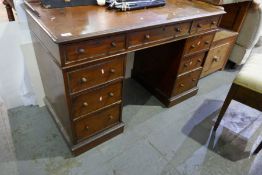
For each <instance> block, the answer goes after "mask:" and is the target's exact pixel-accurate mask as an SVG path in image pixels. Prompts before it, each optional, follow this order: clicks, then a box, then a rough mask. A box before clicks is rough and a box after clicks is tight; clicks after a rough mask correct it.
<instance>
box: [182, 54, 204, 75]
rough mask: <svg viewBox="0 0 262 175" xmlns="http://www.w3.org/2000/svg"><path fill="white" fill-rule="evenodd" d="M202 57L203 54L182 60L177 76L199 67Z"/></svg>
mask: <svg viewBox="0 0 262 175" xmlns="http://www.w3.org/2000/svg"><path fill="white" fill-rule="evenodd" d="M204 57H205V53H202V54H198V55H194V56H190V57H185V58H183V59H182V61H181V63H180V66H179V70H178V74H182V73H185V72H188V71H191V70H193V69H196V68H198V67H201V65H202V62H203V59H204Z"/></svg>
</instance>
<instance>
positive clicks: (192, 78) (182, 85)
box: [172, 68, 202, 96]
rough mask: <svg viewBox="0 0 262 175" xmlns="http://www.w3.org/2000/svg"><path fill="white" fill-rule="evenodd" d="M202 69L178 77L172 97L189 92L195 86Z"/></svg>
mask: <svg viewBox="0 0 262 175" xmlns="http://www.w3.org/2000/svg"><path fill="white" fill-rule="evenodd" d="M201 71H202V68H199V69H197V70H195V71H193V72H190V73H187V74H185V75H182V76H179V77H178V78H177V80H176V83H175V88H174V90H173V93H172V95H173V96H175V95H178V94H180V93H182V92H185V91H187V90H190V89H192V88H194V87H196V86H197V83H198V80H199V77H200V74H201Z"/></svg>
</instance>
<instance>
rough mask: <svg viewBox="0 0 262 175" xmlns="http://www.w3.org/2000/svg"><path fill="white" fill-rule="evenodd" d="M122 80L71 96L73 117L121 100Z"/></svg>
mask: <svg viewBox="0 0 262 175" xmlns="http://www.w3.org/2000/svg"><path fill="white" fill-rule="evenodd" d="M121 97H122V82H121V83H120V82H118V83H114V84H110V85H107V86H105V87H102V88H98V89H96V90H93V91H91V92H88V93H84V94H81V95H78V96H76V97H72V113H73V116H74V118H77V117H80V116H83V115H86V114H88V113H90V112H93V111H95V110H98V109H100V108H103V107H105V106H108V105H111V104H113V103H115V102H118V101H120V100H121Z"/></svg>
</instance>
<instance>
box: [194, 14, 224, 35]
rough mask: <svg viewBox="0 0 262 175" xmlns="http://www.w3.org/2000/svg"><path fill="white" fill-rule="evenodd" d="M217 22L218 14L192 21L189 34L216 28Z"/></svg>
mask: <svg viewBox="0 0 262 175" xmlns="http://www.w3.org/2000/svg"><path fill="white" fill-rule="evenodd" d="M218 23H219V16H213V17H209V18H204V19H200V20H196V21H193V24H192V27H191V31H190V33H191V34H194V33H200V32H204V31H207V30H210V29H216V28H217V26H218Z"/></svg>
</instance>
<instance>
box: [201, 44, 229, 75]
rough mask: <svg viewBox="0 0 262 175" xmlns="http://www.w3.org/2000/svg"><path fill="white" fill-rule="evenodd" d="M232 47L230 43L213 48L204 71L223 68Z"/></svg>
mask: <svg viewBox="0 0 262 175" xmlns="http://www.w3.org/2000/svg"><path fill="white" fill-rule="evenodd" d="M230 48H231V44H230V43H225V44H223V45H221V46H218V47H215V48H211V49H210V50H209V52H208V55H207V58H206V61H205V65H204V68H203V72H206V71H211V72H212V71H215V70H218V69H221V68H222V67H223V66H224V63H225V61H226V59H227V55H228V51H229V49H230Z"/></svg>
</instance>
